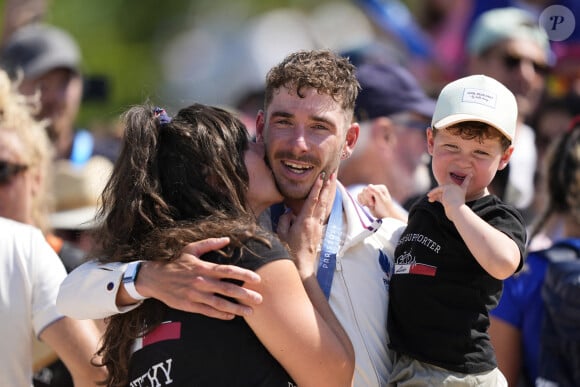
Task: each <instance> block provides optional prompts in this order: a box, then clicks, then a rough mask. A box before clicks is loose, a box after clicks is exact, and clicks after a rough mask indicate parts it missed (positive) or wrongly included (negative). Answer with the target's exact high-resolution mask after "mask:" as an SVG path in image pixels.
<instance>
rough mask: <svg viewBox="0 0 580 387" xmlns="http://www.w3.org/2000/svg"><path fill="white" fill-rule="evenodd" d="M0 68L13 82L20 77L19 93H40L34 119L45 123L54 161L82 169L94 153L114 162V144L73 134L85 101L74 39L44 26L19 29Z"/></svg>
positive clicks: (8, 41) (0, 58) (87, 134)
mask: <svg viewBox="0 0 580 387" xmlns="http://www.w3.org/2000/svg"><path fill="white" fill-rule="evenodd" d="M0 67H2V68H3V69H4V70H5V71H6V72H8V74H9V75H10V77H11V78H12V79H17V78H18V77H22V81H21V83H20V91H21V92H22V93H23V94H25V95H33V94H35V93H40V103H41V109H40V111H39V113H38V114H37V118H38V119H47V120H48V121H49V126H48V128H47V130H48V134H49V137H50V139H51V141H52V143H53V144H54V146H55V148H56V157H57V158H59V159H61V158H65V159H70V160H72V161H73V162H74V163H78V164H82V163H84V162H86V161H87V160H88V159H89V157H90V156H92V155H93V154H99V155H103V156H106V157H108V158H110V159H111V160H114V159H115V158H116V155H117V152H118V146H119V142H118V141H113V142H111V141H110V139H101V138H99V137H96V136H94V135H93V134H92V133H91V132H90V131H88V130H75V120H76V118H77V114H78V111H79V108H80V104H81V100H82V96H83V77H82V75H81V52H80V49H79V47H78V45H77V43H76V41H75V40H74V38H73V37H72V36H71V35H70V34H68V33H67V32H65V31H64V30H62V29H59V28H57V27H54V26H50V25H47V24H42V23H32V24H27V25H24V26H22V27H20V28H18V29H17V30H16V31H14V33H13V34H12V35H11V36H9V37H7V38H6V44H5V46H4V47H3V49H2V51H1V52H0Z"/></svg>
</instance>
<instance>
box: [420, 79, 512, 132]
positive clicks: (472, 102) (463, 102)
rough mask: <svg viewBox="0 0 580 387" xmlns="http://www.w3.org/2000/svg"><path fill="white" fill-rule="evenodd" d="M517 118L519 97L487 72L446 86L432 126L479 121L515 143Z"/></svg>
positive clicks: (438, 102)
mask: <svg viewBox="0 0 580 387" xmlns="http://www.w3.org/2000/svg"><path fill="white" fill-rule="evenodd" d="M517 117H518V105H517V102H516V97H515V96H514V95H513V94H512V92H511V91H509V90H508V88H507V87H505V86H504V85H503V84H502V83H500V82H498V81H497V80H495V79H493V78H491V77H488V76H486V75H470V76H467V77H464V78H460V79H458V80H456V81H453V82H451V83H448V84H447V85H446V86H445V87H443V89H442V90H441V93H440V94H439V97H438V98H437V104H436V105H435V113H434V114H433V119H432V121H431V126H432V127H433V128H434V129H443V128H447V127H449V126H451V125H454V124H457V123H460V122H465V121H478V122H483V123H486V124H488V125H490V126H492V127H494V128H496V129H497V130H499V131H500V132H501V133H502V134H503V135H504V136H506V137H507V138H508V139H509V140H510V141H512V142H513V139H514V136H515V132H516V121H517Z"/></svg>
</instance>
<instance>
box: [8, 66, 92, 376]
mask: <svg viewBox="0 0 580 387" xmlns="http://www.w3.org/2000/svg"><path fill="white" fill-rule="evenodd" d="M15 88H16V86H15V85H12V84H11V83H10V81H9V79H8V76H7V74H6V73H4V72H2V71H0V110H1V111H2V115H1V117H0V216H1V217H3V218H8V219H12V220H15V221H18V222H21V223H27V224H30V225H33V226H36V227H37V228H40V229H41V231H42V232H43V233H44V235H45V236H46V238H47V239H49V238H54V237H51V232H50V226H49V222H48V213H49V211H50V196H49V195H50V194H49V192H50V188H49V187H50V176H49V167H50V165H51V163H52V153H51V150H52V147H51V145H50V142H49V140H48V137H47V134H46V131H45V126H44V124H43V123H42V122H38V121H36V120H35V119H33V118H32V110H33V107H34V104H32V101H31V100H30V99H29V98H26V97H25V96H22V95H20V94H19V93H17V92H16V90H15ZM3 227H4V226H3ZM22 231H25V230H24V229H23V230H22ZM2 235H3V237H2V241H7V240H9V239H10V238H11V236H10V235H9V234H7V233H6V231H3V234H2ZM15 238H17V237H15ZM43 249H44V248H43ZM38 254H39V255H38V257H37V256H34V257H32V258H28V257H21V258H25V259H26V260H27V261H26V262H25V263H23V264H24V265H25V266H26V265H29V264H30V263H31V262H28V260H29V259H32V260H33V261H34V260H36V259H37V258H42V259H46V262H42V267H44V269H43V270H41V271H42V273H32V272H29V273H28V274H30V275H34V276H35V277H34V278H32V277H31V278H25V276H26V275H27V274H26V273H24V272H22V273H11V272H10V271H5V275H7V276H9V277H10V280H9V281H8V280H7V279H4V280H3V284H8V285H7V286H3V287H2V289H4V291H9V292H10V293H14V294H11V295H8V294H2V295H1V297H0V298H2V299H4V300H8V299H11V300H12V301H14V302H15V299H14V297H31V296H33V300H35V302H38V304H36V303H35V304H34V305H32V306H31V304H30V303H31V300H26V299H22V300H20V301H21V302H16V303H17V304H19V305H21V306H25V305H28V306H27V307H26V310H27V311H28V312H29V313H30V312H31V313H33V314H36V313H40V314H42V313H44V312H42V310H43V309H46V311H47V312H48V311H49V310H50V309H51V308H52V309H54V303H55V298H56V292H55V291H56V290H57V289H58V285H59V284H60V282H59V281H61V280H62V279H63V278H64V274H65V270H63V269H61V267H62V263H60V262H56V264H54V265H52V264H50V265H48V266H47V265H46V264H47V263H49V262H51V261H52V258H51V257H50V256H48V257H45V253H44V252H42V253H41V252H40V251H39V252H38ZM52 254H54V252H53V253H52ZM10 257H11V255H10V254H7V255H6V258H7V259H8V258H10ZM12 258H14V257H12ZM49 266H50V267H49ZM53 266H54V267H53ZM18 267H20V266H18ZM35 267H36V266H35ZM61 271H62V273H63V274H62V276H61V275H60V272H61ZM20 274H22V278H20V277H19V275H20ZM11 275H14V277H11ZM44 275H48V276H49V277H52V278H50V280H48V279H46V278H44V279H43V278H42V276H44ZM36 276H38V277H36ZM18 278H20V279H21V280H22V281H23V282H25V283H23V284H19V283H18V280H16V279H18ZM44 281H49V282H46V284H45V285H42V283H43V282H44ZM41 282H42V283H41ZM27 286H32V287H33V288H34V293H33V292H31V291H30V290H26V289H25V288H26V287H27ZM43 286H46V287H43ZM50 286H54V289H52V290H51V289H50ZM37 288H38V289H37ZM16 289H19V290H16ZM45 292H46V294H45ZM51 292H52V293H51ZM16 293H18V296H16ZM43 302H48V303H47V304H43ZM51 305H52V306H51ZM7 307H9V306H7ZM10 308H12V306H10ZM4 310H8V311H9V313H11V315H13V316H14V321H16V322H17V323H18V324H20V325H21V326H23V327H29V326H30V322H24V321H23V320H21V319H19V318H17V317H16V316H18V315H19V314H18V313H15V312H14V310H12V309H4ZM50 313H51V315H50V316H48V315H46V316H44V317H42V316H36V317H34V316H29V317H31V318H32V317H34V318H35V324H36V323H40V324H41V325H35V327H34V328H35V330H36V334H37V335H38V334H39V333H40V332H41V330H42V328H43V327H46V326H47V324H49V323H51V322H52V321H56V320H57V319H58V318H60V315H56V314H55V311H52V312H50ZM45 317H50V318H51V319H54V320H43V318H45ZM4 320H6V319H4ZM43 324H44V325H43ZM70 324H71V323H70V322H67V321H64V320H63V323H62V325H60V324H59V327H60V328H59V329H57V330H54V333H53V334H54V335H56V336H53V337H52V338H49V339H47V342H48V344H56V345H58V346H59V347H53V348H54V351H56V352H53V351H52V350H49V349H47V348H46V347H45V346H43V345H42V344H40V343H39V342H38V341H34V340H33V339H34V337H33V336H30V337H29V338H28V339H27V340H29V341H30V344H31V345H30V346H28V345H24V344H23V342H19V344H18V347H19V348H32V343H33V342H34V345H35V347H34V352H33V353H31V354H30V359H28V358H27V359H26V360H25V359H23V358H21V357H19V356H28V355H26V354H25V353H19V354H18V355H16V356H14V359H18V360H22V361H23V362H22V364H25V365H26V364H33V365H34V366H35V370H37V369H38V368H42V367H44V366H45V365H47V364H51V363H52V364H53V365H54V366H55V368H53V369H50V370H49V369H45V371H44V372H43V379H45V380H46V378H47V377H48V375H49V374H50V377H51V378H52V379H54V380H58V384H55V385H59V386H66V385H72V378H71V375H70V374H69V372H68V370H67V369H66V368H65V366H64V364H63V363H62V362H60V361H58V362H56V363H54V361H55V360H57V357H58V356H57V354H58V355H65V356H67V355H66V351H65V350H64V347H63V345H66V344H73V347H74V345H76V344H75V340H80V338H78V337H76V336H75V335H79V333H78V332H77V331H76V329H78V327H73V326H72V325H75V324H76V323H72V325H70ZM85 324H87V325H85ZM91 324H92V322H83V323H82V325H83V326H84V327H85V328H84V329H91V331H92V330H95V331H96V327H95V326H94V325H91ZM67 327H70V329H72V331H71V333H73V335H72V336H70V340H69V341H68V342H67V340H66V336H65V334H66V333H67V332H66V329H69V328H67ZM61 329H64V331H61ZM91 331H86V332H87V334H89V332H91ZM30 332H32V330H30ZM3 333H5V332H3ZM14 334H15V335H16V337H19V336H18V335H19V334H20V333H19V331H18V330H16V331H15V332H14ZM90 335H93V333H90ZM89 338H91V339H94V340H95V345H96V339H97V337H96V336H94V337H93V336H87V339H89ZM21 339H23V338H22V337H21ZM54 340H57V341H54ZM83 340H84V339H83ZM3 342H4V343H5V344H6V345H8V346H9V347H10V348H11V347H12V346H11V345H10V344H9V342H7V341H6V340H4V341H3ZM78 344H79V345H81V347H79V348H77V349H78V350H85V349H86V347H83V345H84V344H82V343H78ZM73 347H71V348H69V351H70V350H72V349H73ZM94 349H96V347H95V348H93V350H94ZM10 353H11V352H10ZM85 354H86V353H85ZM33 355H34V358H33ZM81 355H82V354H81V353H80V352H79V353H77V354H76V356H81ZM80 358H82V357H79V359H80ZM79 359H75V361H78V360H79ZM64 360H65V361H66V360H67V359H66V358H64ZM68 360H69V361H70V360H71V359H70V358H69V359H68ZM3 364H11V363H9V362H8V363H7V362H4V363H3ZM71 364H74V363H67V365H69V366H70V365H71ZM29 368H30V369H29V370H28V369H27V370H26V372H30V373H31V372H32V366H30V367H29ZM11 372H12V371H11ZM0 374H2V375H3V376H5V375H7V374H5V373H3V372H0ZM57 375H58V376H57ZM3 380H4V379H3ZM31 380H32V378H28V380H27V384H28V383H30V381H31ZM10 381H12V380H10ZM4 382H6V380H4ZM38 383H40V384H37V381H36V380H35V385H37V386H43V385H45V384H42V383H41V382H40V381H39V382H38ZM9 384H10V385H23V384H22V383H16V382H14V383H9Z"/></svg>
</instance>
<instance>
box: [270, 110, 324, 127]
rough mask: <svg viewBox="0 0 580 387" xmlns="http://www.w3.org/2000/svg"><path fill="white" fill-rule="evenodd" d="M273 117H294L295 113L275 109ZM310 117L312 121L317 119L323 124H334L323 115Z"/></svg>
mask: <svg viewBox="0 0 580 387" xmlns="http://www.w3.org/2000/svg"><path fill="white" fill-rule="evenodd" d="M271 117H273V118H274V117H276V118H293V117H294V114H292V113H288V112H285V111H274V112H272V115H271ZM308 118H309V119H310V120H312V121H316V122H320V123H323V124H326V125H331V126H334V123H333V122H332V121H331V120H329V119H327V118H326V117H322V116H308Z"/></svg>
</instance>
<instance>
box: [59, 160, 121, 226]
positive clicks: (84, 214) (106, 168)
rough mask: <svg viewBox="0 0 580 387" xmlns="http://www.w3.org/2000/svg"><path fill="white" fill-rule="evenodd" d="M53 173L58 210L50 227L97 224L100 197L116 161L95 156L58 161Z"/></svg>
mask: <svg viewBox="0 0 580 387" xmlns="http://www.w3.org/2000/svg"><path fill="white" fill-rule="evenodd" d="M54 167H55V174H54V198H55V212H53V213H52V214H51V215H50V217H49V220H50V226H51V227H52V228H53V229H62V230H88V229H91V228H94V227H95V226H96V225H97V223H96V219H95V215H96V213H97V209H98V205H99V197H100V195H101V193H102V191H103V189H104V188H105V185H106V183H107V181H108V179H109V177H110V175H111V172H112V171H113V163H112V162H111V161H110V160H109V159H107V158H105V157H103V156H92V157H91V158H90V159H89V160H88V161H87V162H86V163H85V164H82V165H78V164H74V163H72V162H71V161H70V160H56V161H55V166H54Z"/></svg>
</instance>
